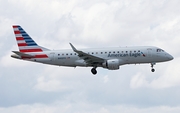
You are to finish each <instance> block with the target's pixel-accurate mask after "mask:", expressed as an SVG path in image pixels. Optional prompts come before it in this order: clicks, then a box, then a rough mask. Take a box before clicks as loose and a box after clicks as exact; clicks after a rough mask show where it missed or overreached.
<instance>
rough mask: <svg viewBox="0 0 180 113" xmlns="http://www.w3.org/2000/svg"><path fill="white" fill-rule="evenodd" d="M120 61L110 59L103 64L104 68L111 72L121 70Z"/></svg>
mask: <svg viewBox="0 0 180 113" xmlns="http://www.w3.org/2000/svg"><path fill="white" fill-rule="evenodd" d="M119 65H120V61H119V60H118V59H110V60H107V61H106V62H104V63H103V64H102V67H103V68H107V69H109V70H117V69H119Z"/></svg>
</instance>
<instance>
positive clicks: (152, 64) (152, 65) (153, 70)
mask: <svg viewBox="0 0 180 113" xmlns="http://www.w3.org/2000/svg"><path fill="white" fill-rule="evenodd" d="M155 64H156V63H151V68H152V69H151V71H152V72H155V69H154V68H153V67H154V65H155Z"/></svg>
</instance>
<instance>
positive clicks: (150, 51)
mask: <svg viewBox="0 0 180 113" xmlns="http://www.w3.org/2000/svg"><path fill="white" fill-rule="evenodd" d="M147 51H148V57H152V49H151V48H148V49H147Z"/></svg>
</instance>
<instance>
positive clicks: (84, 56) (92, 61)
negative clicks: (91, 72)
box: [69, 43, 106, 65]
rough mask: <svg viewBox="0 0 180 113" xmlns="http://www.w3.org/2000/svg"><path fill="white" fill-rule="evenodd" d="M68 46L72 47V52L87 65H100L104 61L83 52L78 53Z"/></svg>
mask: <svg viewBox="0 0 180 113" xmlns="http://www.w3.org/2000/svg"><path fill="white" fill-rule="evenodd" d="M69 44H70V46H71V47H72V49H73V51H74V52H76V53H78V56H79V57H80V58H82V59H84V60H85V62H86V63H88V64H89V65H95V64H102V63H103V62H104V61H105V60H106V59H103V58H100V57H97V56H94V55H90V54H87V53H85V52H83V51H79V50H77V49H76V48H75V47H74V46H73V45H72V44H71V43H69Z"/></svg>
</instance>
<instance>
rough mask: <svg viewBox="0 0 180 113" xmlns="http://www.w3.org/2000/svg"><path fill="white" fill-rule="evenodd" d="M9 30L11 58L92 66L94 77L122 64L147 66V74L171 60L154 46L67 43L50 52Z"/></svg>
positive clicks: (18, 30)
mask: <svg viewBox="0 0 180 113" xmlns="http://www.w3.org/2000/svg"><path fill="white" fill-rule="evenodd" d="M12 27H13V30H14V34H15V38H16V41H17V45H18V47H19V51H12V52H13V53H15V54H13V55H11V57H13V58H16V59H20V60H26V61H32V62H38V63H43V64H49V65H57V66H68V67H76V66H81V67H92V69H91V72H92V74H94V75H95V74H97V70H96V68H97V67H102V68H105V69H108V70H118V69H119V68H120V66H122V65H126V64H143V63H150V64H151V68H152V69H151V71H152V72H154V71H155V69H154V68H153V67H154V65H155V64H156V63H159V62H165V61H170V60H173V59H174V58H173V56H172V55H170V54H169V53H167V52H165V51H164V50H163V49H161V48H158V47H154V46H133V47H109V48H98V49H96V48H90V49H81V50H79V49H76V48H75V46H73V44H71V43H69V44H70V46H71V49H64V50H50V49H47V48H44V47H42V46H39V45H38V44H37V43H36V42H35V41H34V40H33V39H32V38H31V37H30V36H29V35H28V34H27V33H26V31H24V29H23V28H22V27H21V26H19V25H13V26H12Z"/></svg>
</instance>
